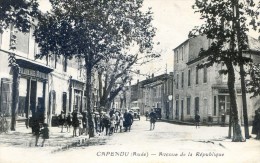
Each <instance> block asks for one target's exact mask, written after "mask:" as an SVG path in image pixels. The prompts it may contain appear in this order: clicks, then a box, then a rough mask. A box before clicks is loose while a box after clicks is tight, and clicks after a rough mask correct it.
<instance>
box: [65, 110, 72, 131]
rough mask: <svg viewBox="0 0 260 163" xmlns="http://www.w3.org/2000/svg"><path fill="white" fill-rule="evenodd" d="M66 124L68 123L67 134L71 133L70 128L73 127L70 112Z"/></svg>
mask: <svg viewBox="0 0 260 163" xmlns="http://www.w3.org/2000/svg"><path fill="white" fill-rule="evenodd" d="M66 122H67V132H70V126H71V125H72V120H71V114H70V112H69V113H68V116H67V118H66Z"/></svg>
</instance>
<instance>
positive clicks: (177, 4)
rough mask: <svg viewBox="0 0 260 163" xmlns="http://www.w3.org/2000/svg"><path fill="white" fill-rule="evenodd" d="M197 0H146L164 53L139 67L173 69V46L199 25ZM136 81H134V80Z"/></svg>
mask: <svg viewBox="0 0 260 163" xmlns="http://www.w3.org/2000/svg"><path fill="white" fill-rule="evenodd" d="M40 1H41V4H40V9H41V10H42V11H46V10H48V9H49V8H50V4H49V2H48V0H40ZM194 1H195V0H144V6H143V8H144V10H146V9H148V8H149V7H151V8H152V12H153V15H154V20H153V25H154V26H155V27H156V28H157V31H156V36H155V38H154V41H155V42H160V44H159V45H156V46H155V48H154V49H155V51H156V52H160V53H161V57H160V58H159V59H156V60H154V61H153V62H151V63H148V64H147V65H145V66H142V67H138V68H137V69H139V70H140V73H141V74H147V75H151V74H152V73H154V75H160V74H162V73H165V72H166V71H167V73H169V72H172V71H173V51H172V50H173V49H174V48H175V47H177V46H178V45H179V44H181V43H182V42H184V41H185V40H186V39H187V38H188V33H189V31H190V30H191V29H192V28H193V27H194V26H196V25H199V24H200V23H199V21H200V19H199V15H198V14H194V10H193V9H192V7H191V6H192V5H193V4H194ZM146 77H147V76H143V75H139V76H138V77H134V80H137V78H140V80H142V79H145V78H146ZM133 82H134V81H133Z"/></svg>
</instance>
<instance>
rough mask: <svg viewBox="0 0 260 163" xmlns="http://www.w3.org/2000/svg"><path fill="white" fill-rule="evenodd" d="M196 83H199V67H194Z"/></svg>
mask: <svg viewBox="0 0 260 163" xmlns="http://www.w3.org/2000/svg"><path fill="white" fill-rule="evenodd" d="M196 84H199V68H198V67H196Z"/></svg>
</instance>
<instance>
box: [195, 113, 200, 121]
mask: <svg viewBox="0 0 260 163" xmlns="http://www.w3.org/2000/svg"><path fill="white" fill-rule="evenodd" d="M195 122H200V115H198V114H196V115H195Z"/></svg>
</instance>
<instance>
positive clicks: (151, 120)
mask: <svg viewBox="0 0 260 163" xmlns="http://www.w3.org/2000/svg"><path fill="white" fill-rule="evenodd" d="M149 117H150V122H151V123H155V122H156V119H157V117H156V113H155V112H151V113H150V114H149Z"/></svg>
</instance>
